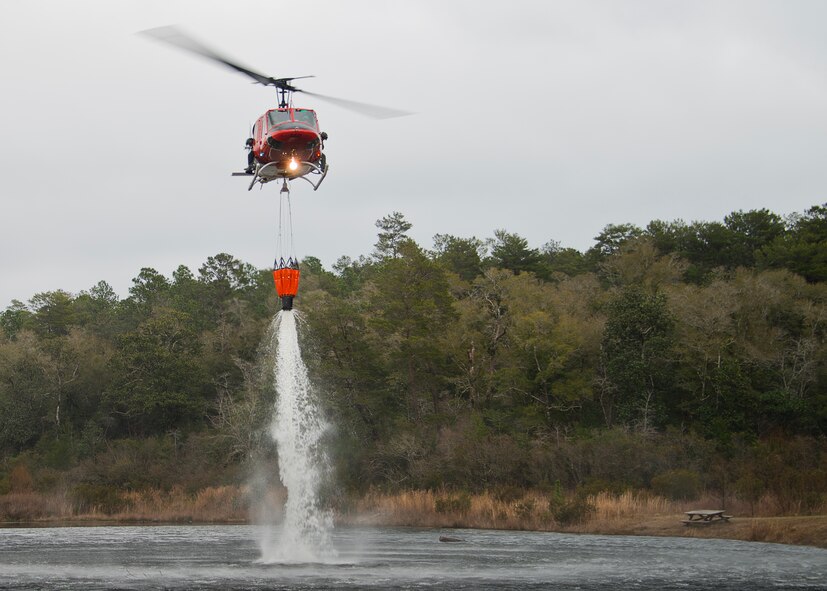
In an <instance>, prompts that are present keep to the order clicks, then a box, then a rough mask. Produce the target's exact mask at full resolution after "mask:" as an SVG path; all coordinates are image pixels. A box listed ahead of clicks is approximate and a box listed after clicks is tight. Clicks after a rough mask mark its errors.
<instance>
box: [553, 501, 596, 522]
mask: <svg viewBox="0 0 827 591" xmlns="http://www.w3.org/2000/svg"><path fill="white" fill-rule="evenodd" d="M549 511H550V513H551V515H552V516H553V517H554V520H555V521H556V522H557V523H559V524H560V525H562V526H567V525H573V524H575V523H582V522H583V521H585V520H586V519H587V518H588V517H589V515H591V514H592V513H594V505H593V504H592V503H591V502H589V501H588V500H586V499H584V498H575V499H574V500H572V501H567V502H564V503H562V504H559V503H554V502H550V503H549Z"/></svg>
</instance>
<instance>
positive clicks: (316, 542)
mask: <svg viewBox="0 0 827 591" xmlns="http://www.w3.org/2000/svg"><path fill="white" fill-rule="evenodd" d="M268 337H269V338H270V349H271V353H274V354H271V355H270V356H269V357H270V358H271V359H273V358H274V362H273V378H274V380H275V386H276V406H275V409H274V410H275V412H274V415H273V420H272V423H271V425H270V435H271V437H272V438H273V440H274V441H275V442H276V447H277V449H278V456H279V476H280V477H281V482H282V484H283V485H284V486H285V488H287V502H286V504H285V507H284V521H283V523H282V527H281V529H280V536H275V537H274V535H273V532H270V531H268V532H265V535H264V537H263V538H262V540H261V561H262V562H266V563H274V562H280V563H284V562H325V561H328V560H330V559H332V558H334V557H335V551H334V550H333V548H332V546H331V543H330V534H331V531H332V529H333V517H332V515H331V513H330V511H327V510H324V509H322V507H321V506H320V502H319V494H320V490H321V486H322V484H323V482H324V479H325V477H326V474H327V471H328V470H327V460H326V456H325V453H324V450H323V448H322V437H323V436H324V434H325V431H326V430H327V424H326V423H325V421H324V420H323V418H322V416H321V414H320V412H319V408H318V406H317V405H316V400H315V398H314V395H313V389H312V387H311V384H310V380H309V378H308V376H307V368H306V367H305V365H304V363H303V362H302V358H301V351H300V349H299V341H298V332H297V329H296V317H295V315H294V313H293V312H292V311H284V310H283V311H281V312H279V314H278V315H277V316H276V317H275V318H274V319H273V322H272V324H271V325H270V331H269V333H268Z"/></svg>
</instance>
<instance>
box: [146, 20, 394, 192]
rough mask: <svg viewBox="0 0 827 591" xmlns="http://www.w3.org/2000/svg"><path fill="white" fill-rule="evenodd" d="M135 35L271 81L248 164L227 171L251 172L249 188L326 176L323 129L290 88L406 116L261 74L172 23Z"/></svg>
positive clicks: (314, 181) (363, 110)
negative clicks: (271, 103)
mask: <svg viewBox="0 0 827 591" xmlns="http://www.w3.org/2000/svg"><path fill="white" fill-rule="evenodd" d="M140 34H142V35H145V36H147V37H150V38H152V39H155V40H157V41H161V42H164V43H167V44H169V45H172V46H174V47H177V48H179V49H183V50H185V51H188V52H190V53H194V54H196V55H199V56H201V57H204V58H207V59H209V60H212V61H214V62H217V63H220V64H222V65H224V66H227V67H229V68H232V69H233V70H236V71H237V72H241V73H242V74H245V75H246V76H249V77H250V78H252V79H253V80H254V81H255V82H256V83H257V84H262V85H264V86H273V87H274V88H275V89H276V98H277V107H276V108H274V109H270V110H268V111H267V112H265V113H264V114H263V115H261V116H260V117H258V119H257V120H256V122H255V124H254V125H253V127H252V129H251V131H250V137H249V138H247V141H246V147H247V149H248V150H249V154H248V160H247V168H246V169H245V170H244V171H243V172H233V173H232V175H233V176H246V177H252V180H251V182H250V186H249V187H248V188H247V190H248V191H249V190H252V188H253V187H254V186H255V185H256V183H259V184H260V185H262V186H263V185H264V184H265V183H269V182H271V181H274V180H278V179H281V180H283V185H282V192H287V191H289V189H288V188H287V181H292V180H295V179H298V178H302V179H304V180H306V181H307V182H309V183H310V184H311V185H312V186H313V190H314V191H315V190H317V189H318V188H319V186H320V185H321V184H322V181H323V180H324V179H325V177H326V176H327V172H328V170H329V165H328V163H327V157H326V155H325V154H324V142H325V140H327V138H328V136H327V133H325V132H323V131H321V129H320V127H319V120H318V117H317V116H316V112H315V111H314V110H313V109H306V108H299V107H295V106H294V105H293V94H294V93H303V94H305V95H308V96H313V97H315V98H317V99H319V100H322V101H327V102H329V103H332V104H335V105H338V106H339V107H342V108H345V109H348V110H351V111H354V112H357V113H360V114H362V115H366V116H368V117H373V118H376V119H387V118H391V117H402V116H405V115H410V113H409V112H407V111H400V110H397V109H391V108H388V107H382V106H379V105H371V104H368V103H362V102H357V101H352V100H348V99H342V98H338V97H333V96H328V95H324V94H319V93H316V92H309V91H306V90H302V89H300V88H298V87H296V86H295V85H293V81H294V80H299V79H303V78H314V76H293V77H287V78H273V77H271V76H265V75H263V74H260V73H258V72H256V71H254V70H251V69H249V68H247V67H246V66H242V65H240V64H239V63H238V62H236V61H234V60H230V59H228V58H226V57H224V56H222V55H221V54H219V53H217V52H216V51H214V50H212V49H210V48H209V47H207V46H206V45H204V44H203V43H201V42H200V41H196V40H195V39H194V38H192V37H190V36H189V35H187V34H186V33H184V32H183V31H182V30H180V29H179V28H177V27H175V26H165V27H158V28H155V29H148V30H146V31H141V32H140Z"/></svg>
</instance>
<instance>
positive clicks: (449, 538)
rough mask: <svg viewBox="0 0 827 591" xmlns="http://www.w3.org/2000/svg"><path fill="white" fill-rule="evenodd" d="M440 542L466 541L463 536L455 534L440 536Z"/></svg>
mask: <svg viewBox="0 0 827 591" xmlns="http://www.w3.org/2000/svg"><path fill="white" fill-rule="evenodd" d="M439 541H440V542H464V541H465V540H463V539H462V538H455V537H453V536H439Z"/></svg>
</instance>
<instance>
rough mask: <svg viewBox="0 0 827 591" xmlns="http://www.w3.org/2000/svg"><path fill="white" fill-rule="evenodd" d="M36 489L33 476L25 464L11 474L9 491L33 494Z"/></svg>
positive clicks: (19, 465)
mask: <svg viewBox="0 0 827 591" xmlns="http://www.w3.org/2000/svg"><path fill="white" fill-rule="evenodd" d="M33 488H34V482H33V481H32V475H31V473H30V472H29V469H28V468H27V467H26V466H24V465H23V464H18V465H17V466H15V467H14V469H13V470H12V471H11V474H9V489H10V491H11V492H13V493H23V492H31V490H32V489H33Z"/></svg>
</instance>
